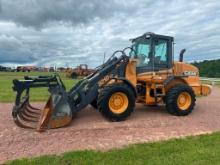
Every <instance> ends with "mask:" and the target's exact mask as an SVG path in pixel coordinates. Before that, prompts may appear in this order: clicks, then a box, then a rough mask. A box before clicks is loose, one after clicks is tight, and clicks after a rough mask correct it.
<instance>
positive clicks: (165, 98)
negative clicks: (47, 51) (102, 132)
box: [12, 32, 211, 131]
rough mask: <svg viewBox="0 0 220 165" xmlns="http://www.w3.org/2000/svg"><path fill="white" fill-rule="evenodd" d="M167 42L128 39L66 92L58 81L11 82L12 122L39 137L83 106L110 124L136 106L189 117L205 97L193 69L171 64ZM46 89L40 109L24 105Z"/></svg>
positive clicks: (53, 77) (40, 78) (171, 46)
mask: <svg viewBox="0 0 220 165" xmlns="http://www.w3.org/2000/svg"><path fill="white" fill-rule="evenodd" d="M173 40H174V39H173V37H170V36H164V35H158V34H154V33H150V32H148V33H145V34H143V35H141V36H139V37H137V38H134V39H131V41H132V44H131V47H127V48H125V49H123V50H118V51H116V52H115V53H114V54H113V55H112V56H111V57H110V58H109V59H108V60H107V61H106V62H105V63H104V64H103V65H101V66H99V67H97V68H96V69H95V71H94V72H93V73H92V74H90V75H88V76H87V77H85V78H84V79H82V80H80V81H79V82H78V83H77V84H76V85H75V86H73V87H72V89H70V90H69V91H66V89H65V86H64V84H63V82H62V80H61V79H60V77H59V75H51V76H38V77H27V76H26V77H24V79H23V80H17V79H15V80H13V84H14V86H13V89H14V91H16V92H17V95H16V100H15V105H14V107H13V110H12V116H13V119H14V122H15V123H16V124H17V125H18V126H20V127H23V128H36V129H37V131H43V130H45V129H50V128H58V127H63V126H66V125H68V124H70V123H71V121H72V119H73V118H74V114H76V113H77V112H78V111H80V110H82V109H83V108H85V107H86V106H88V105H89V104H90V105H92V106H93V107H94V108H96V109H98V110H99V111H100V113H102V114H103V115H104V116H105V117H106V118H108V119H109V120H111V121H122V120H125V119H126V118H127V117H128V116H129V115H130V114H131V113H132V112H133V111H134V109H135V104H136V103H142V104H145V105H157V104H161V103H162V104H165V105H166V110H167V111H168V112H169V113H170V114H173V115H178V116H183V115H188V114H190V113H191V112H192V111H193V108H194V106H195V101H196V95H208V94H209V93H210V91H211V88H210V86H208V85H203V84H201V82H200V79H199V71H198V69H197V68H196V67H194V66H192V65H190V64H187V63H184V62H183V53H184V51H185V50H182V51H181V53H180V59H179V61H177V62H174V60H173V59H174V55H173V49H174V44H173ZM39 87H47V88H48V90H49V92H50V93H51V95H50V97H49V99H48V101H47V103H46V105H45V107H44V108H43V109H39V108H34V107H33V106H32V105H30V103H29V100H30V99H29V98H30V96H29V92H30V90H31V88H39Z"/></svg>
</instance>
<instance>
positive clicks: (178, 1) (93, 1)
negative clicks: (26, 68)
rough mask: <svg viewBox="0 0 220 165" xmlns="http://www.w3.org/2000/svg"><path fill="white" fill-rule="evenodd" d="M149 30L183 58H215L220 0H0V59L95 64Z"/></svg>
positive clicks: (218, 52)
mask: <svg viewBox="0 0 220 165" xmlns="http://www.w3.org/2000/svg"><path fill="white" fill-rule="evenodd" d="M148 31H150V32H155V33H160V34H164V35H171V36H173V37H175V42H176V44H175V56H176V57H178V54H179V51H180V50H181V49H182V48H186V49H187V52H186V54H185V57H184V58H185V60H186V61H194V60H204V59H217V58H220V1H219V0H195V1H189V0H170V1H168V0H131V1H128V0H120V1H119V0H16V1H15V0H0V64H1V65H2V64H3V65H15V66H16V65H20V64H21V65H24V64H28V65H38V66H68V67H74V66H76V65H77V64H80V63H86V64H89V66H90V67H95V66H97V65H99V64H101V63H102V61H103V54H104V52H106V55H107V56H110V55H111V53H112V52H113V51H114V50H117V49H123V48H124V47H125V46H129V45H130V42H129V39H130V38H134V37H136V36H140V35H142V34H143V33H145V32H148Z"/></svg>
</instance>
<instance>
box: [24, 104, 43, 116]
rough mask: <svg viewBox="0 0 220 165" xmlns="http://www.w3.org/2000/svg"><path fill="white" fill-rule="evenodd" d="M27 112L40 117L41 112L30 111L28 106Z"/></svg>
mask: <svg viewBox="0 0 220 165" xmlns="http://www.w3.org/2000/svg"><path fill="white" fill-rule="evenodd" d="M25 110H26V112H29V113H30V114H33V115H36V116H40V113H41V110H37V111H32V110H30V109H29V107H28V106H26V107H25Z"/></svg>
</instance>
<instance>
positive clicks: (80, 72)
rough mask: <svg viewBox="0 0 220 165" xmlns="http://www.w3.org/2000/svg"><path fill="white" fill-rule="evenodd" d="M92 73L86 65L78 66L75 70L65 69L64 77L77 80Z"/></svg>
mask: <svg viewBox="0 0 220 165" xmlns="http://www.w3.org/2000/svg"><path fill="white" fill-rule="evenodd" d="M92 72H94V70H93V69H89V68H88V65H87V64H80V65H79V66H77V67H76V68H74V69H72V68H67V70H66V77H68V78H74V79H75V78H77V77H79V76H88V75H90V74H91V73H92Z"/></svg>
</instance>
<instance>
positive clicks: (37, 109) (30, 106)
mask: <svg viewBox="0 0 220 165" xmlns="http://www.w3.org/2000/svg"><path fill="white" fill-rule="evenodd" d="M27 107H28V108H30V109H32V110H36V111H39V110H41V109H39V108H35V107H33V106H32V105H31V104H30V103H29V101H28V103H27Z"/></svg>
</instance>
